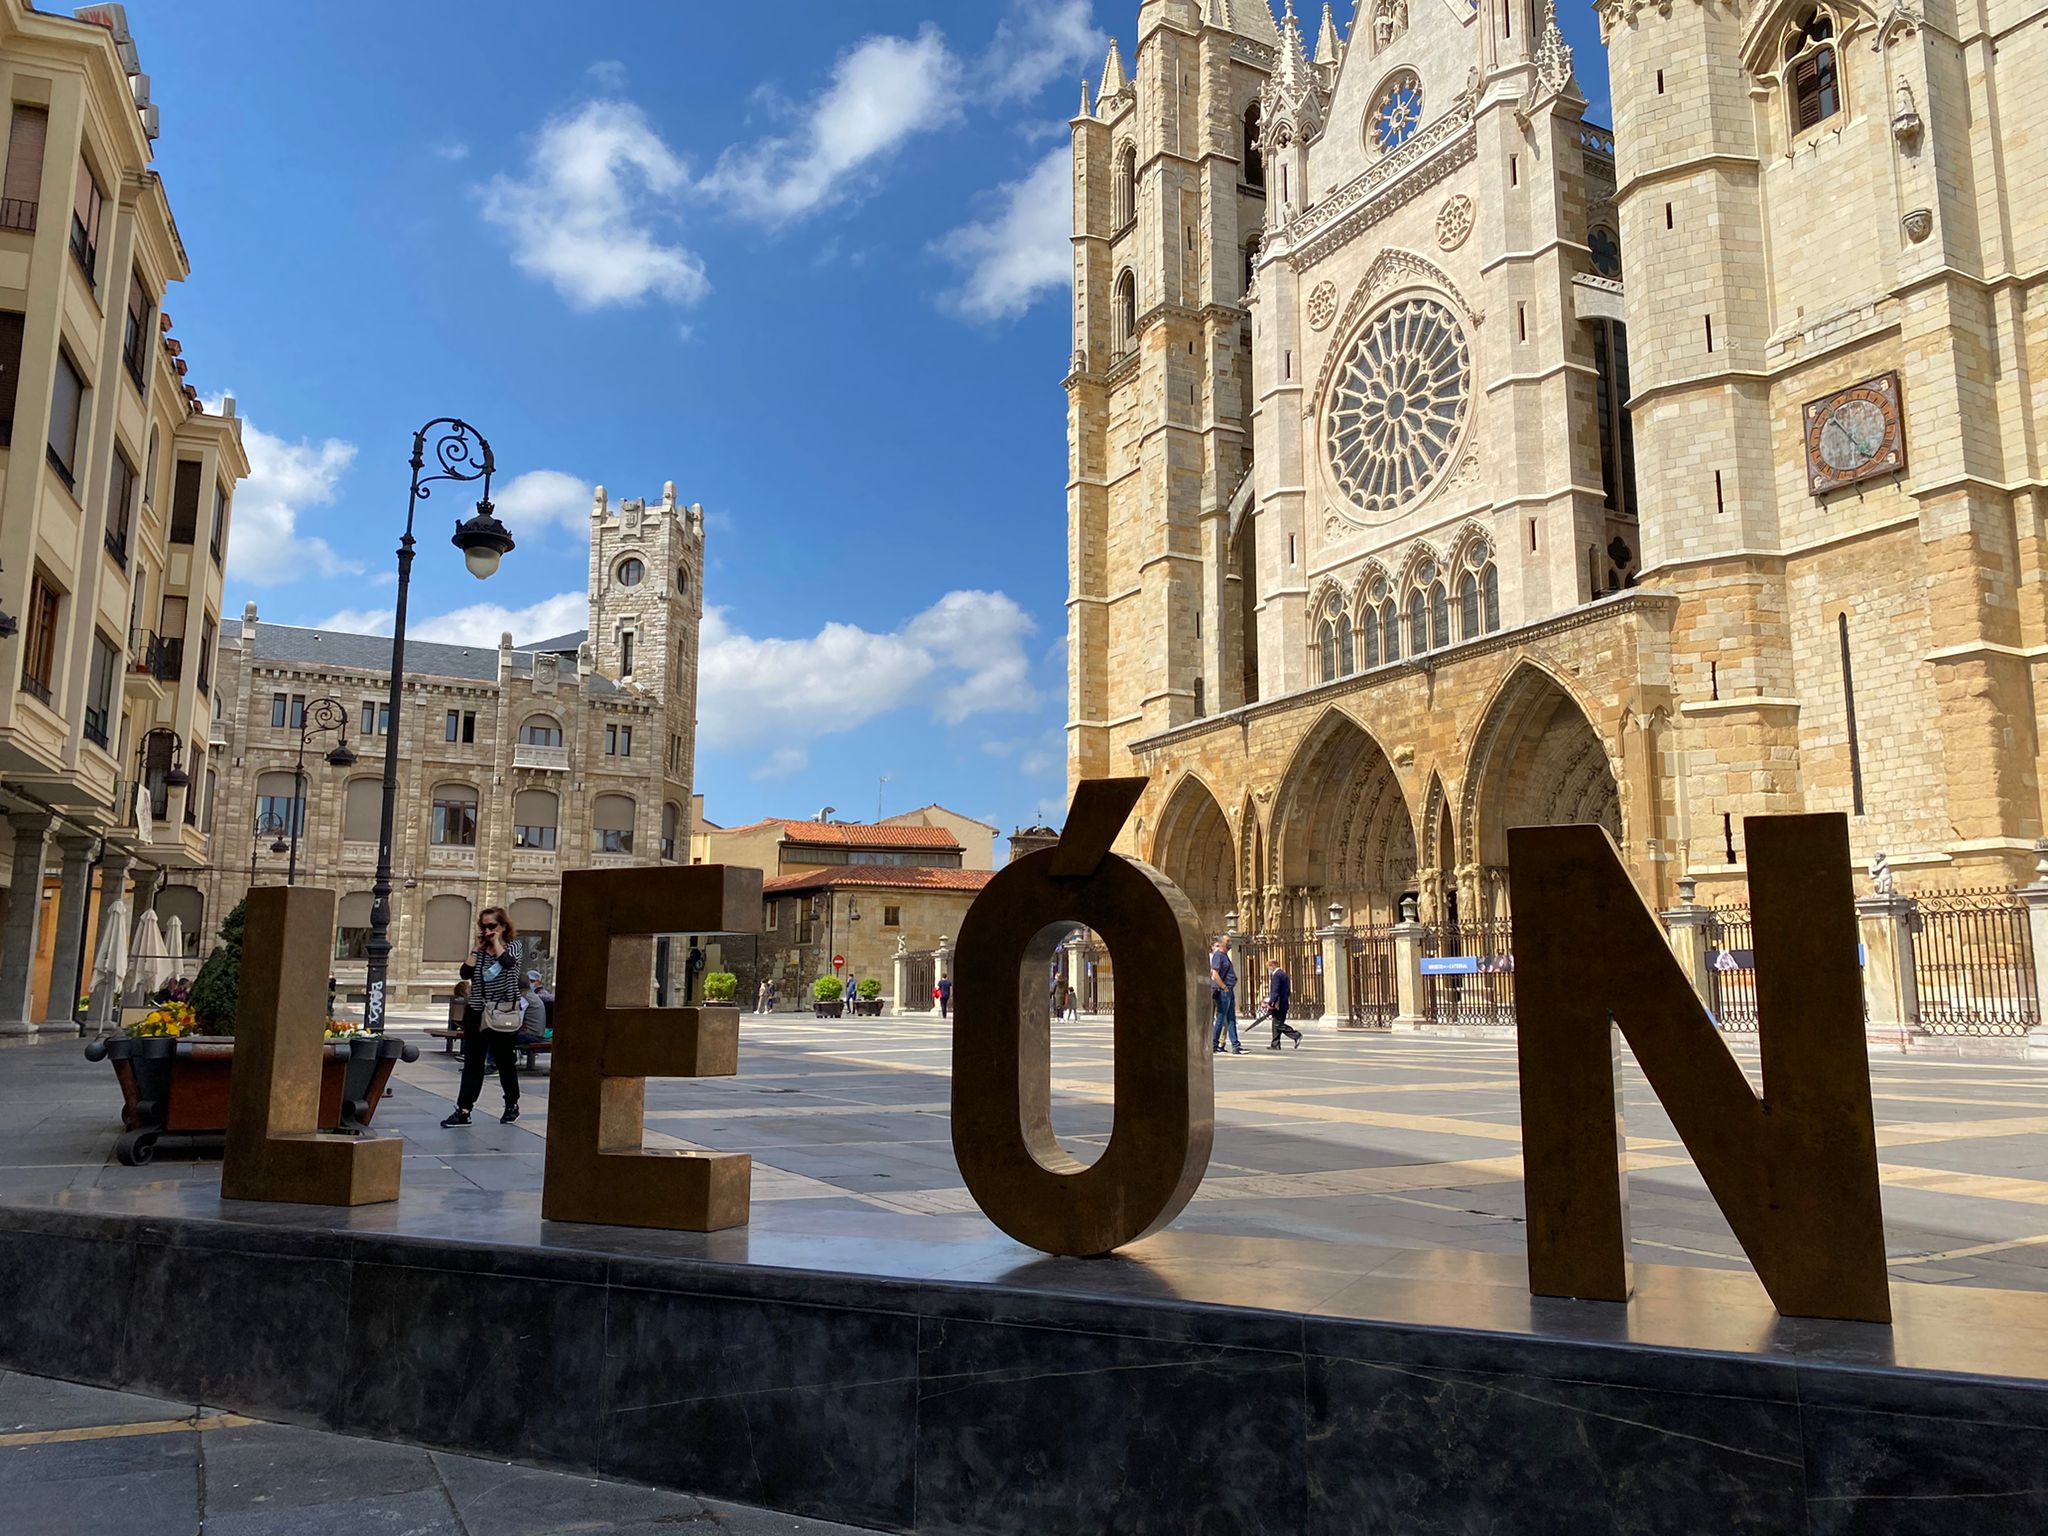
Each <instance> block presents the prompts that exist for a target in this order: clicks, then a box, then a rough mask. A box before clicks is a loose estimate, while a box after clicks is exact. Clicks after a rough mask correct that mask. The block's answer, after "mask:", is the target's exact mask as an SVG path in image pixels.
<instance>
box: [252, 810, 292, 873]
mask: <svg viewBox="0 0 2048 1536" xmlns="http://www.w3.org/2000/svg"><path fill="white" fill-rule="evenodd" d="M266 832H268V833H269V834H270V837H271V844H270V851H271V852H272V853H283V852H284V851H285V847H286V845H285V840H284V819H283V818H282V817H281V816H279V815H278V814H277V812H275V811H262V812H259V813H258V814H257V817H256V825H255V826H253V827H251V828H250V829H249V884H250V885H251V886H254V885H255V884H256V846H257V844H259V843H261V842H262V841H263V834H264V833H266Z"/></svg>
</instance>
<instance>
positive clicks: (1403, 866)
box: [1265, 709, 1415, 932]
mask: <svg viewBox="0 0 2048 1536" xmlns="http://www.w3.org/2000/svg"><path fill="white" fill-rule="evenodd" d="M1273 852H1274V867H1273V870H1272V871H1271V874H1270V877H1269V880H1268V889H1267V891H1266V892H1265V895H1266V898H1267V906H1268V912H1269V920H1270V916H1271V914H1272V912H1273V909H1275V908H1277V909H1278V914H1279V923H1278V925H1279V926H1280V927H1281V928H1282V929H1283V930H1284V931H1286V932H1299V931H1305V930H1314V929H1317V928H1320V927H1322V926H1323V924H1324V923H1325V922H1326V921H1327V920H1328V919H1327V918H1326V917H1325V916H1324V911H1325V909H1326V908H1327V907H1328V906H1329V904H1330V903H1331V902H1337V903H1339V904H1340V905H1341V906H1342V907H1343V908H1344V912H1345V921H1346V922H1347V923H1351V924H1354V925H1358V926H1368V925H1378V924H1385V923H1391V922H1393V921H1394V917H1395V903H1396V902H1397V901H1398V900H1399V898H1400V895H1401V893H1402V892H1403V891H1405V890H1407V889H1409V888H1410V887H1411V886H1412V885H1413V883H1414V880H1415V822H1414V816H1413V813H1412V812H1411V811H1410V810H1409V807H1408V801H1407V798H1406V797H1405V796H1404V795H1403V794H1402V792H1401V785H1400V782H1399V780H1397V779H1396V778H1395V776H1394V765H1393V764H1392V762H1390V761H1389V760H1388V758H1387V754H1386V751H1385V749H1383V748H1382V747H1381V746H1380V744H1379V743H1378V742H1377V741H1375V740H1374V739H1373V737H1372V736H1371V734H1370V733H1368V732H1367V731H1366V730H1365V728H1364V727H1363V726H1361V725H1359V724H1358V722H1357V721H1355V720H1353V719H1352V718H1351V717H1350V716H1349V715H1346V714H1344V713H1343V712H1342V711H1340V710H1334V709H1333V710H1331V711H1330V712H1329V713H1328V714H1326V715H1325V716H1323V718H1322V719H1321V720H1320V721H1318V722H1317V724H1316V726H1315V728H1314V729H1313V730H1311V731H1310V732H1309V734H1308V736H1307V737H1306V738H1305V739H1304V740H1303V742H1302V744H1301V747H1300V749H1299V750H1298V751H1297V752H1296V753H1295V756H1294V762H1293V763H1292V765H1290V767H1289V768H1288V770H1287V777H1286V779H1285V781H1284V782H1283V783H1282V786H1281V789H1280V794H1279V798H1278V800H1277V802H1276V808H1275V810H1274V814H1273Z"/></svg>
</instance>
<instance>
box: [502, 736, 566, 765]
mask: <svg viewBox="0 0 2048 1536" xmlns="http://www.w3.org/2000/svg"><path fill="white" fill-rule="evenodd" d="M512 766H513V767H514V768H532V769H535V770H538V771H539V772H542V773H567V772H568V771H569V749H568V748H567V747H543V746H537V745H535V744H534V743H533V742H530V741H521V742H516V743H514V744H513V747H512Z"/></svg>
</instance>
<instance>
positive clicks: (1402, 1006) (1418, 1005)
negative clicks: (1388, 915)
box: [1392, 922, 1429, 1029]
mask: <svg viewBox="0 0 2048 1536" xmlns="http://www.w3.org/2000/svg"><path fill="white" fill-rule="evenodd" d="M1428 933H1429V930H1428V929H1427V928H1426V927H1424V926H1423V925H1422V924H1421V923H1414V922H1409V923H1396V924H1394V926H1393V929H1392V934H1393V939H1394V1028H1396V1029H1420V1028H1422V1025H1423V1012H1422V941H1423V939H1424V937H1425V936H1426V935H1427V934H1428Z"/></svg>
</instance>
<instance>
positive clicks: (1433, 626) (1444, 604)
mask: <svg viewBox="0 0 2048 1536" xmlns="http://www.w3.org/2000/svg"><path fill="white" fill-rule="evenodd" d="M1429 643H1430V646H1431V647H1432V648H1441V647H1443V646H1446V645H1449V644H1450V643H1451V600H1450V596H1449V594H1448V593H1446V592H1445V591H1444V584H1443V583H1442V582H1440V581H1438V582H1433V583H1431V585H1430V588H1429Z"/></svg>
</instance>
